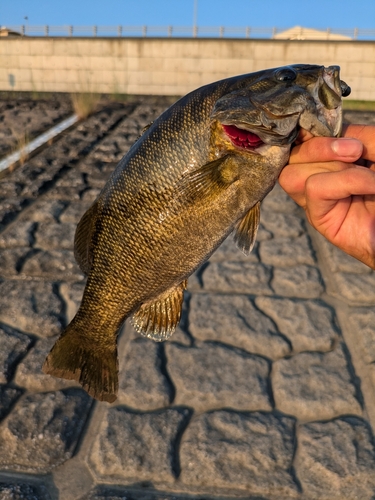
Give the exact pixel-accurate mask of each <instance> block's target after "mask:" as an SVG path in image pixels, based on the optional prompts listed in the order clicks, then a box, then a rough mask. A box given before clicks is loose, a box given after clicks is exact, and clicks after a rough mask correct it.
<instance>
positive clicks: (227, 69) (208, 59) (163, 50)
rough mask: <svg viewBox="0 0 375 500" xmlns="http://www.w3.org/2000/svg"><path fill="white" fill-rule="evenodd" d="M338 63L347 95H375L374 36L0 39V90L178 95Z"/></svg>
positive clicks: (373, 98) (358, 97)
mask: <svg viewBox="0 0 375 500" xmlns="http://www.w3.org/2000/svg"><path fill="white" fill-rule="evenodd" d="M292 63H311V64H324V65H326V66H328V65H332V64H338V65H340V66H341V71H342V72H341V74H342V78H343V79H344V80H345V81H347V83H348V84H349V85H350V86H351V87H352V90H353V92H352V96H351V98H353V99H361V100H375V42H364V41H307V40H304V41H300V40H298V41H297V40H295V41H292V40H254V39H253V40H252V39H248V40H246V39H204V38H192V39H186V38H184V39H181V38H170V39H163V38H39V37H22V38H8V39H2V40H0V90H7V91H9V90H16V91H56V92H79V91H91V92H105V93H125V94H154V95H182V94H185V93H187V92H189V91H191V90H193V89H194V88H197V87H199V86H201V85H204V84H206V83H209V82H212V81H215V80H219V79H221V78H226V77H228V76H232V75H235V74H242V73H249V72H252V71H257V70H261V69H265V68H271V67H275V66H283V65H286V64H292Z"/></svg>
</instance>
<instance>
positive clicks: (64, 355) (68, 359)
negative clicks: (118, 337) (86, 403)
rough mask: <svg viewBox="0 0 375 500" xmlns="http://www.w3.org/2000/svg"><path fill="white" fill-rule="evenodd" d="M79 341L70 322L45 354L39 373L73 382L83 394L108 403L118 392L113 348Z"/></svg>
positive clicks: (116, 362) (115, 357) (80, 338)
mask: <svg viewBox="0 0 375 500" xmlns="http://www.w3.org/2000/svg"><path fill="white" fill-rule="evenodd" d="M85 340H86V339H85ZM85 340H83V341H82V337H80V336H79V335H77V329H76V327H75V324H74V320H73V322H72V323H70V325H68V327H67V328H66V330H65V331H64V332H63V333H62V335H61V337H60V338H59V339H58V340H57V341H56V343H55V345H54V346H53V348H52V349H51V352H50V353H49V354H48V356H47V358H46V360H45V362H44V364H43V368H42V369H43V372H44V373H47V374H49V375H53V376H54V377H59V378H64V379H67V380H77V382H79V383H80V384H81V385H82V387H83V388H84V389H85V391H87V392H88V394H90V396H92V397H93V398H95V399H98V400H99V401H108V402H109V403H112V402H113V401H115V399H116V398H117V391H118V359H117V347H116V341H115V340H114V342H113V344H114V345H111V344H110V345H105V346H102V345H100V347H99V346H97V345H95V343H94V342H88V341H87V340H86V342H85Z"/></svg>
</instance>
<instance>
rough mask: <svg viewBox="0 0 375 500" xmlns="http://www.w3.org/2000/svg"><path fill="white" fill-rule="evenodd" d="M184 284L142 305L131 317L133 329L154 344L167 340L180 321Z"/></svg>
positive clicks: (185, 282) (184, 282)
mask: <svg viewBox="0 0 375 500" xmlns="http://www.w3.org/2000/svg"><path fill="white" fill-rule="evenodd" d="M186 284H187V281H186V280H185V281H183V282H182V283H180V284H179V285H178V286H177V287H175V288H173V289H169V290H167V291H166V292H164V293H163V294H162V295H159V297H156V299H154V300H153V301H149V302H147V303H145V304H143V305H142V306H141V307H140V308H139V309H138V311H137V312H136V313H135V314H134V316H133V320H132V323H133V326H134V329H135V330H136V331H137V332H138V333H140V334H141V335H143V336H144V337H148V338H150V339H152V340H155V341H156V342H162V341H164V340H167V339H168V338H169V337H170V336H171V335H172V334H173V333H174V331H175V329H176V327H177V325H178V323H179V321H180V318H181V309H182V302H183V298H184V290H185V288H186Z"/></svg>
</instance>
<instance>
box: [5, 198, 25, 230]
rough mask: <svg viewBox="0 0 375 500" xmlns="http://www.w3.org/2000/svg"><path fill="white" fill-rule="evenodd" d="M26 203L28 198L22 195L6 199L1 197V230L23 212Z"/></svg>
mask: <svg viewBox="0 0 375 500" xmlns="http://www.w3.org/2000/svg"><path fill="white" fill-rule="evenodd" d="M26 203H27V200H25V199H23V198H21V197H18V198H6V199H5V198H1V197H0V230H1V229H3V227H5V225H6V224H9V222H10V221H12V220H13V219H14V218H15V217H16V216H17V214H19V213H20V212H21V210H22V209H23V207H24V205H25V204H26Z"/></svg>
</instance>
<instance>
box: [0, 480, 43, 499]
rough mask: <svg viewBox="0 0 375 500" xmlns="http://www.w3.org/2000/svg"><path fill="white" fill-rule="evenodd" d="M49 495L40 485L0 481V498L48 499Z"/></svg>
mask: <svg viewBox="0 0 375 500" xmlns="http://www.w3.org/2000/svg"><path fill="white" fill-rule="evenodd" d="M50 498H51V497H50V495H49V493H48V492H47V490H46V488H45V487H44V486H42V485H38V486H35V485H34V484H26V483H16V482H11V481H6V482H1V483H0V499H1V500H50Z"/></svg>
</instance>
